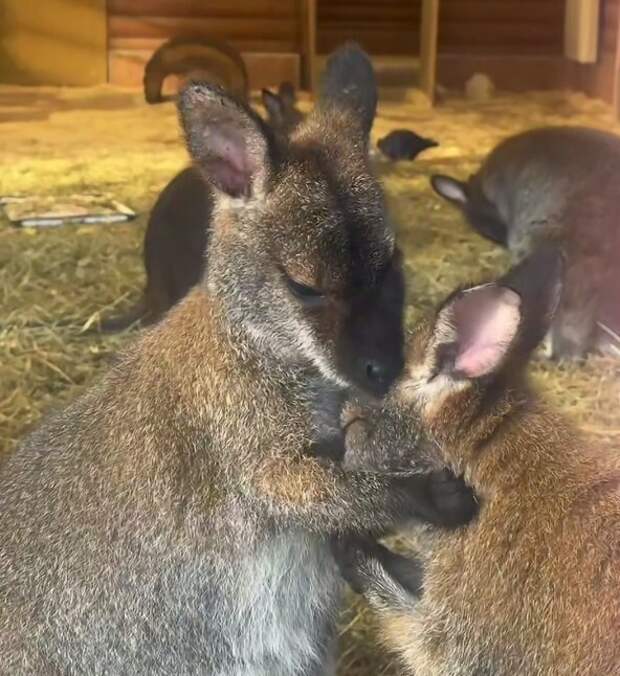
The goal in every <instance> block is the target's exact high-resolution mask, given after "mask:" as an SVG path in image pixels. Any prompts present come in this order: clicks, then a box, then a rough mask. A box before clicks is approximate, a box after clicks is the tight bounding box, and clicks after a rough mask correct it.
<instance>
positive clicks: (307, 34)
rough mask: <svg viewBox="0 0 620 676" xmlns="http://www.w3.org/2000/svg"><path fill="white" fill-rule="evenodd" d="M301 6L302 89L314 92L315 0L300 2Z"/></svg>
mask: <svg viewBox="0 0 620 676" xmlns="http://www.w3.org/2000/svg"><path fill="white" fill-rule="evenodd" d="M301 4H302V6H303V39H302V43H303V45H302V70H303V76H302V81H303V87H305V88H306V89H307V90H308V91H309V92H310V93H311V94H314V93H315V91H316V75H315V73H316V31H317V28H316V23H317V17H316V0H301Z"/></svg>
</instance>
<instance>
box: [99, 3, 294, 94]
mask: <svg viewBox="0 0 620 676" xmlns="http://www.w3.org/2000/svg"><path fill="white" fill-rule="evenodd" d="M107 7H108V9H107V15H108V43H109V50H110V58H109V69H110V73H109V75H110V81H112V82H116V83H119V84H138V83H140V82H141V81H142V71H143V68H144V63H145V61H146V59H148V57H149V56H150V54H151V53H152V52H153V51H154V50H155V49H156V48H157V47H158V46H159V45H160V44H161V43H162V42H164V41H165V40H166V39H168V38H170V37H173V36H178V35H189V36H191V35H208V36H213V37H215V38H219V39H222V40H226V41H227V42H230V43H232V44H233V45H234V46H235V47H237V48H238V49H239V51H241V52H242V53H243V55H244V58H245V60H246V64H247V66H248V70H249V75H250V81H251V83H252V86H253V87H263V86H270V85H273V84H277V83H278V82H280V81H281V80H284V79H289V80H292V81H293V82H294V83H297V80H298V76H299V67H300V47H301V45H302V44H303V38H304V35H303V29H304V21H303V16H302V15H303V11H304V3H303V2H302V1H300V0H107Z"/></svg>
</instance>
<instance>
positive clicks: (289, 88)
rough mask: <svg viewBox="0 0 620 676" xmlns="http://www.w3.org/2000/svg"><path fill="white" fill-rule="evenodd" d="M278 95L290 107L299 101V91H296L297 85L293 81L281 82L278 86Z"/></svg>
mask: <svg viewBox="0 0 620 676" xmlns="http://www.w3.org/2000/svg"><path fill="white" fill-rule="evenodd" d="M278 96H279V97H280V100H281V101H282V103H283V104H284V105H285V106H286V107H288V108H293V107H294V106H295V103H296V102H297V92H296V91H295V85H294V84H293V83H292V82H288V81H286V82H281V83H280V86H279V87H278Z"/></svg>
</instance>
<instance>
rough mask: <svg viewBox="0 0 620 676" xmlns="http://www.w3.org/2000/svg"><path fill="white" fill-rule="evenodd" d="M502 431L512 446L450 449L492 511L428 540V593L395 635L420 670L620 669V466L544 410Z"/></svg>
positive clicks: (424, 537)
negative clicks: (466, 451)
mask: <svg viewBox="0 0 620 676" xmlns="http://www.w3.org/2000/svg"><path fill="white" fill-rule="evenodd" d="M551 430H552V431H551ZM498 434H499V436H500V437H503V436H504V435H510V443H506V439H505V438H504V439H503V440H502V445H501V446H499V445H496V444H493V443H491V444H489V445H488V446H485V447H484V450H482V451H480V452H479V453H478V454H477V457H473V456H474V452H472V456H471V457H469V458H467V459H466V460H463V458H462V457H459V458H458V460H457V459H456V457H455V456H454V455H451V454H450V453H449V452H448V453H446V456H447V457H446V458H445V459H446V460H447V461H448V462H450V463H454V462H455V461H456V463H457V464H458V467H457V468H456V469H457V471H458V470H464V471H465V478H466V480H467V481H468V482H469V483H470V485H472V486H473V487H474V490H476V491H479V492H480V493H479V494H480V500H481V509H480V514H479V516H478V519H477V521H476V522H474V523H473V524H472V525H471V526H469V527H467V528H465V529H461V530H460V531H459V532H456V533H451V534H446V533H441V532H438V531H429V530H427V531H424V532H422V531H421V532H420V533H419V535H418V537H416V544H417V547H416V549H417V551H418V552H419V555H420V557H421V560H422V561H423V563H424V591H423V594H422V597H421V600H420V602H419V604H418V605H417V606H416V608H415V610H414V611H413V612H412V613H411V614H408V615H407V617H406V619H404V618H403V617H402V616H398V614H396V615H394V616H393V617H392V618H391V619H390V620H388V622H387V624H386V627H385V630H386V632H387V633H389V634H390V635H391V636H392V643H393V644H394V636H398V637H399V639H400V642H399V645H400V646H404V645H407V646H408V649H407V650H406V652H405V654H406V655H407V658H408V663H409V664H410V666H412V669H413V671H414V672H415V673H424V674H442V675H447V674H449V675H455V676H456V675H459V676H460V675H461V674H462V675H465V674H472V673H477V674H478V673H479V674H496V675H504V674H505V675H506V676H508V675H509V674H537V675H540V676H552V675H555V674H557V675H560V674H563V675H566V676H568V675H569V674H584V675H585V674H591V675H592V676H594V674H601V675H602V674H615V673H618V670H620V649H619V648H618V631H619V627H620V598H619V594H618V589H619V588H620V492H619V489H620V474H619V473H618V470H617V468H614V466H613V463H612V462H611V460H610V459H609V458H607V459H605V457H604V456H603V457H601V456H600V454H597V453H595V452H591V451H590V450H589V449H587V448H586V447H585V446H583V445H581V444H579V443H578V442H577V443H576V440H575V433H574V431H573V430H571V429H570V428H569V427H568V426H566V424H565V422H564V421H563V420H561V419H560V418H559V417H558V416H557V415H552V414H550V413H548V412H546V411H544V409H541V408H537V409H535V410H532V411H529V412H527V413H526V414H524V415H517V416H515V419H514V420H513V421H512V422H511V423H509V424H508V425H506V429H503V430H501V431H500V432H499V433H498ZM448 443H454V444H458V443H459V442H458V440H457V435H451V438H450V441H449V442H448ZM559 486H561V487H562V488H561V490H558V487H559ZM405 637H406V638H405ZM399 639H396V640H397V641H398V640H399Z"/></svg>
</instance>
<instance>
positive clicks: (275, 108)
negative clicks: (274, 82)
mask: <svg viewBox="0 0 620 676" xmlns="http://www.w3.org/2000/svg"><path fill="white" fill-rule="evenodd" d="M261 98H262V100H263V105H264V106H265V110H266V111H267V113H268V114H269V117H270V118H271V120H272V121H277V122H279V121H281V120H282V118H283V117H284V105H283V102H282V99H281V97H280V95H279V94H274V93H273V92H270V91H269V90H268V89H263V90H262V91H261Z"/></svg>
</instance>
